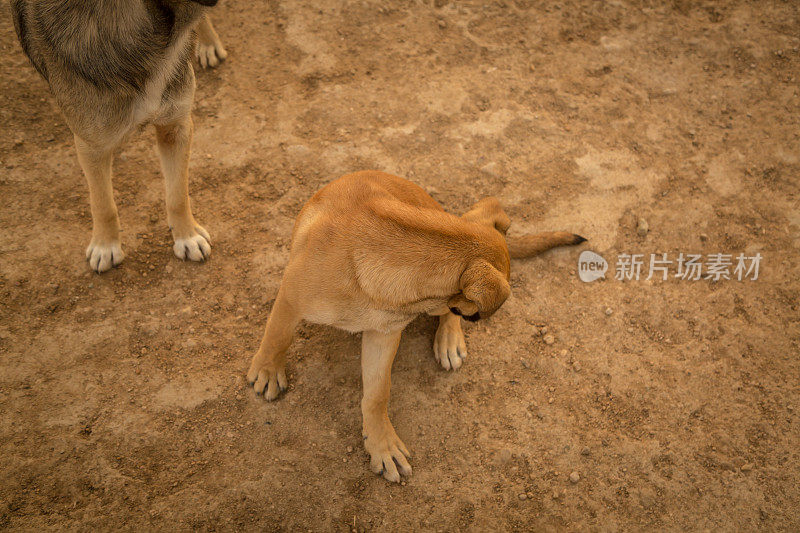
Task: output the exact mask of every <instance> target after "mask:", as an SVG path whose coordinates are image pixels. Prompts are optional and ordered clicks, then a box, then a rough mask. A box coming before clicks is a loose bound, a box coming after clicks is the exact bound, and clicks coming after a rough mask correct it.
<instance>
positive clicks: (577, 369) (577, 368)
mask: <svg viewBox="0 0 800 533" xmlns="http://www.w3.org/2000/svg"><path fill="white" fill-rule="evenodd" d="M572 370H574V371H575V372H580V371H581V364H580V363H579V362H577V361H575V362H574V363H572Z"/></svg>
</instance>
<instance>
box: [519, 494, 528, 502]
mask: <svg viewBox="0 0 800 533" xmlns="http://www.w3.org/2000/svg"><path fill="white" fill-rule="evenodd" d="M519 499H520V500H523V501H525V500H527V499H528V495H527V494H525V493H524V492H521V493H520V494H519Z"/></svg>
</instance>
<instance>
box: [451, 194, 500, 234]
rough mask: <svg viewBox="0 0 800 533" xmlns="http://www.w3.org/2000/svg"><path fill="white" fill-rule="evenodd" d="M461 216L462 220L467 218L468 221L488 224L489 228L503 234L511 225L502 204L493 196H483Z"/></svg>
mask: <svg viewBox="0 0 800 533" xmlns="http://www.w3.org/2000/svg"><path fill="white" fill-rule="evenodd" d="M461 218H463V219H464V220H469V221H470V222H475V223H478V224H483V225H484V226H489V227H490V228H494V229H496V230H497V231H499V232H500V233H502V234H503V235H505V234H506V232H507V231H508V228H509V226H511V219H510V218H508V215H506V212H505V211H503V206H502V205H500V200H498V199H497V198H494V197H493V196H490V197H488V198H484V199H483V200H481V201H480V202H478V203H477V204H475V205H473V206H472V208H471V209H470V210H469V211H467V212H466V213H464V214H463V215H462V216H461Z"/></svg>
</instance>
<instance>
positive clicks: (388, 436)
mask: <svg viewBox="0 0 800 533" xmlns="http://www.w3.org/2000/svg"><path fill="white" fill-rule="evenodd" d="M364 448H366V450H367V453H368V454H369V457H370V460H369V467H370V469H371V470H372V471H373V472H375V473H376V474H382V475H383V477H384V478H386V479H387V480H388V481H391V482H392V483H400V475H401V474H402V475H404V476H410V475H411V465H410V464H408V459H410V458H411V453H409V451H408V448H406V445H405V444H403V441H401V440H400V437H398V436H397V433H395V431H394V428H393V427H392V424H391V423H390V422H389V421H388V420H387V421H386V422H385V423H384V424H382V425H380V426H379V427H378V428H375V429H373V430H369V429H367V428H365V429H364ZM407 458H408V459H407Z"/></svg>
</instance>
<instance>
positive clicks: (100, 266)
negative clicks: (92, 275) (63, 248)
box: [86, 239, 125, 274]
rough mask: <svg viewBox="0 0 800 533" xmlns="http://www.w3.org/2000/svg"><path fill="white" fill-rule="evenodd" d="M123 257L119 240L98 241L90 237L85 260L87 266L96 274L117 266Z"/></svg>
mask: <svg viewBox="0 0 800 533" xmlns="http://www.w3.org/2000/svg"><path fill="white" fill-rule="evenodd" d="M123 259H125V254H124V253H123V252H122V247H121V246H120V244H119V241H110V242H106V243H100V242H98V241H95V240H94V239H92V242H91V243H89V247H88V248H86V260H87V261H89V267H91V269H92V270H94V271H95V272H97V273H98V274H99V273H101V272H105V271H106V270H110V269H111V267H115V266H117V265H118V264H120V263H122V260H123Z"/></svg>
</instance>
